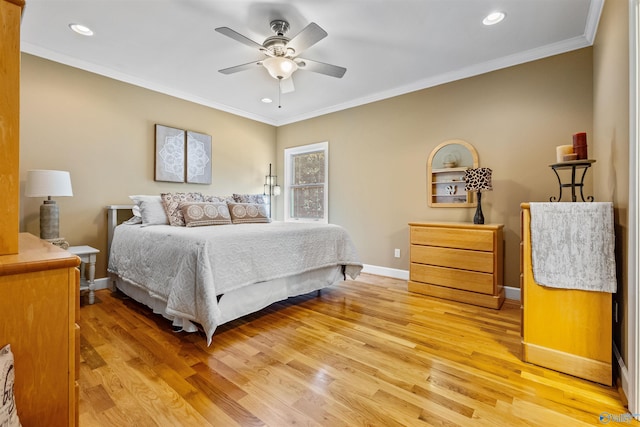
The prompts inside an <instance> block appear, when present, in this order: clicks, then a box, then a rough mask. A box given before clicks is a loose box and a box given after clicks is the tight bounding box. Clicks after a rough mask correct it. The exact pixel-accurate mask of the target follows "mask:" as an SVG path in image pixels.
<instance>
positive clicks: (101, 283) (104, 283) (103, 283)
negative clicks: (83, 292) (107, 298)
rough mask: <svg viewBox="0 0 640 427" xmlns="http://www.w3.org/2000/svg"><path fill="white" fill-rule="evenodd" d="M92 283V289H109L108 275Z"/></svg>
mask: <svg viewBox="0 0 640 427" xmlns="http://www.w3.org/2000/svg"><path fill="white" fill-rule="evenodd" d="M93 283H94V287H93V289H94V290H96V291H97V290H99V289H109V278H108V277H103V278H101V279H96V280H94V281H93Z"/></svg>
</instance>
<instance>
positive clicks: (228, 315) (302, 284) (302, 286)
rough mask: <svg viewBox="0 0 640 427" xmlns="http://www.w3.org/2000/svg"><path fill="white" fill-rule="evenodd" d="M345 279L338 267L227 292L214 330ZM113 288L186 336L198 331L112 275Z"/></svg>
mask: <svg viewBox="0 0 640 427" xmlns="http://www.w3.org/2000/svg"><path fill="white" fill-rule="evenodd" d="M343 278H344V276H343V273H342V267H341V266H333V267H325V268H320V269H317V270H312V271H308V272H306V273H302V274H298V275H295V276H289V277H283V278H279V279H275V280H270V281H266V282H260V283H255V284H253V285H248V286H244V287H242V288H240V289H237V290H234V291H231V292H228V293H226V294H224V295H222V297H221V298H220V300H219V301H218V308H219V309H220V312H221V314H222V316H221V318H220V322H219V323H218V325H217V326H220V325H222V324H224V323H227V322H230V321H232V320H235V319H238V318H240V317H242V316H245V315H247V314H250V313H254V312H256V311H258V310H261V309H263V308H265V307H267V306H269V305H270V304H273V303H274V302H277V301H282V300H284V299H287V298H289V297H293V296H298V295H304V294H307V293H309V292H313V291H317V290H319V289H322V288H326V287H328V286H332V285H334V284H335V283H337V282H340V281H342V280H343ZM111 279H112V280H113V282H114V283H115V286H116V287H117V288H118V289H119V290H120V291H122V292H123V293H124V294H125V295H127V296H128V297H130V298H132V299H134V300H135V301H137V302H139V303H142V304H144V305H146V306H147V307H149V308H151V309H152V310H153V312H154V313H156V314H160V315H162V316H163V317H165V318H166V319H168V320H170V321H172V322H173V326H174V327H176V328H179V329H180V330H183V331H185V332H196V331H197V330H198V328H197V327H196V325H194V323H193V322H191V320H189V319H187V318H184V317H176V316H173V315H171V314H168V313H167V310H166V308H167V301H166V300H163V299H162V298H159V297H158V296H157V295H151V294H150V293H149V292H148V291H147V290H146V289H145V288H144V287H143V286H141V285H139V284H137V283H133V282H132V281H129V280H127V279H124V278H122V277H119V276H116V275H114V274H111Z"/></svg>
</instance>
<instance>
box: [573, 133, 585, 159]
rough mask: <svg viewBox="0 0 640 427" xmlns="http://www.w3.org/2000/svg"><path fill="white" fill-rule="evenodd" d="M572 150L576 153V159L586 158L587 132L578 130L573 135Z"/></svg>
mask: <svg viewBox="0 0 640 427" xmlns="http://www.w3.org/2000/svg"><path fill="white" fill-rule="evenodd" d="M573 152H574V153H576V154H577V155H578V160H586V159H588V158H589V156H588V155H587V134H586V132H578V133H576V134H574V135H573Z"/></svg>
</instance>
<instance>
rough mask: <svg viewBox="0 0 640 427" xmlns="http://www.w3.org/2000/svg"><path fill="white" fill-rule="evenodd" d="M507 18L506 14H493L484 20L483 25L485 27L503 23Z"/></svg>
mask: <svg viewBox="0 0 640 427" xmlns="http://www.w3.org/2000/svg"><path fill="white" fill-rule="evenodd" d="M505 16H506V15H505V14H504V12H491V13H490V14H488V15H487V16H486V17H485V18H484V19H483V20H482V23H483V24H484V25H495V24H497V23H498V22H500V21H502V20H503V19H504V17H505Z"/></svg>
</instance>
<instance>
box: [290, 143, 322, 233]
mask: <svg viewBox="0 0 640 427" xmlns="http://www.w3.org/2000/svg"><path fill="white" fill-rule="evenodd" d="M315 151H324V217H322V218H317V219H310V218H294V217H291V190H290V188H291V181H292V178H293V170H292V168H291V157H292V156H295V155H298V154H305V153H312V152H315ZM283 195H284V220H285V221H291V222H320V223H324V224H328V223H329V141H324V142H317V143H315V144H308V145H301V146H299V147H292V148H285V150H284V191H283Z"/></svg>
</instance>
